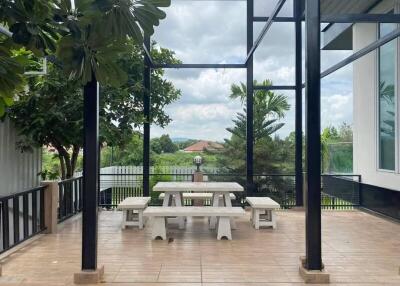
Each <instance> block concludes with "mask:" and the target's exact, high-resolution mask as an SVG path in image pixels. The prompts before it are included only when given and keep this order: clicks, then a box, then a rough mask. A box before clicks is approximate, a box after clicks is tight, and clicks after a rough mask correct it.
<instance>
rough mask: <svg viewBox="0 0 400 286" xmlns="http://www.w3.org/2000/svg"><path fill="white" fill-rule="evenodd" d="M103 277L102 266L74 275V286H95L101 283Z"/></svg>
mask: <svg viewBox="0 0 400 286" xmlns="http://www.w3.org/2000/svg"><path fill="white" fill-rule="evenodd" d="M103 277H104V266H101V267H99V268H97V269H96V270H82V271H80V272H77V273H74V283H75V284H97V283H100V282H102V281H103Z"/></svg>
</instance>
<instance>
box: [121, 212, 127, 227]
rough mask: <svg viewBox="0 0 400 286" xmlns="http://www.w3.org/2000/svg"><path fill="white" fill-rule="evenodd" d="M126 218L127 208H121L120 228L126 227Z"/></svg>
mask: <svg viewBox="0 0 400 286" xmlns="http://www.w3.org/2000/svg"><path fill="white" fill-rule="evenodd" d="M127 220H128V210H123V211H122V225H121V229H125V228H126V222H127Z"/></svg>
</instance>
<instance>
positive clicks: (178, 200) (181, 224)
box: [174, 192, 185, 229]
mask: <svg viewBox="0 0 400 286" xmlns="http://www.w3.org/2000/svg"><path fill="white" fill-rule="evenodd" d="M174 198H175V206H177V207H181V206H182V205H183V204H182V195H181V193H180V192H176V193H174ZM178 224H179V229H184V228H185V217H178Z"/></svg>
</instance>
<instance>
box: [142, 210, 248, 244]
mask: <svg viewBox="0 0 400 286" xmlns="http://www.w3.org/2000/svg"><path fill="white" fill-rule="evenodd" d="M245 214H246V213H245V211H244V210H243V209H242V208H241V207H148V208H146V209H145V210H144V212H143V216H145V217H152V218H153V222H152V224H153V225H152V234H151V236H152V238H153V239H156V238H157V237H160V238H161V239H166V238H167V233H166V225H167V224H166V218H167V217H206V216H213V217H217V218H218V229H217V239H218V240H220V239H221V238H223V237H226V238H227V239H229V240H232V233H231V224H230V219H231V218H233V217H239V216H244V215H245Z"/></svg>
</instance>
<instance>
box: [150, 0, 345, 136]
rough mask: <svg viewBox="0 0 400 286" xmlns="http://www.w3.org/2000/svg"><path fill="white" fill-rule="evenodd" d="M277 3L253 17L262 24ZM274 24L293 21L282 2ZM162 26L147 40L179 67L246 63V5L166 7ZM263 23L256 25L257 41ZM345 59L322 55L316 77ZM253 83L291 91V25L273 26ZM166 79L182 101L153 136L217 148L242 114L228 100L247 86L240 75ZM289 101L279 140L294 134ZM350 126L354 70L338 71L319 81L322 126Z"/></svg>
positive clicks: (194, 73)
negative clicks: (237, 86)
mask: <svg viewBox="0 0 400 286" xmlns="http://www.w3.org/2000/svg"><path fill="white" fill-rule="evenodd" d="M276 2H277V0H268V1H267V0H255V15H256V16H266V15H268V14H270V12H271V9H272V8H273V7H274V4H275V3H276ZM286 2H287V3H286V4H285V6H284V7H283V9H282V11H281V12H280V16H290V15H292V6H293V5H292V1H291V0H288V1H286ZM165 11H166V13H167V18H166V19H165V20H163V21H162V22H161V24H160V26H159V27H158V28H157V29H156V32H155V35H154V37H153V38H152V39H153V40H155V41H157V43H158V45H160V46H162V47H164V48H169V49H171V50H173V51H175V53H176V56H177V58H179V59H180V60H182V62H183V63H243V62H244V59H245V58H246V2H244V1H205V0H201V1H188V0H172V5H171V7H169V8H168V9H166V10H165ZM262 26H263V23H256V24H255V25H254V38H256V37H257V36H258V34H259V32H260V30H261V28H262ZM349 54H350V52H347V51H341V52H338V51H329V52H323V54H322V70H324V69H325V68H327V67H329V66H331V65H332V64H334V63H336V62H338V61H339V60H340V59H342V58H344V57H346V56H347V55H349ZM254 77H255V79H256V80H258V81H262V80H264V79H270V80H272V81H273V83H274V84H276V85H293V84H294V81H295V77H294V25H293V24H292V23H274V24H273V25H272V27H271V29H270V30H269V32H268V34H267V36H266V37H265V38H264V40H263V41H262V43H261V44H260V46H259V47H258V49H257V50H256V52H255V56H254ZM166 79H168V80H170V81H171V82H173V84H174V85H175V86H176V87H177V88H178V89H180V90H181V91H182V97H181V99H179V100H178V101H177V102H175V103H173V104H171V105H170V106H168V107H167V110H166V111H167V113H168V114H169V115H170V116H171V117H172V119H173V122H172V123H171V124H170V125H169V126H167V127H166V128H165V129H161V128H159V127H156V126H152V129H151V136H152V137H158V136H160V135H161V134H170V136H171V137H175V138H176V137H185V138H196V139H209V140H222V139H223V138H228V137H229V133H228V132H227V131H226V130H225V129H226V128H227V127H230V126H232V119H233V118H235V115H236V113H237V112H239V111H241V109H242V106H241V103H240V102H239V101H233V100H231V99H229V94H230V86H231V84H232V83H239V82H245V80H246V70H245V69H226V70H223V69H219V70H215V69H181V70H176V69H175V70H167V71H166ZM282 93H284V94H285V95H287V97H288V99H289V102H290V104H291V109H290V111H289V112H288V113H287V115H286V117H285V119H284V120H283V121H284V122H285V126H284V127H283V128H282V129H281V130H279V131H278V134H279V135H280V136H282V137H284V136H286V135H288V134H289V133H290V132H291V131H294V92H293V91H288V92H282ZM342 122H347V123H349V124H351V123H352V69H351V66H349V67H348V68H345V69H342V70H340V71H338V72H336V73H335V74H333V75H331V76H329V77H327V78H326V79H324V80H323V81H322V125H323V126H327V125H331V124H332V125H339V124H341V123H342Z"/></svg>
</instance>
